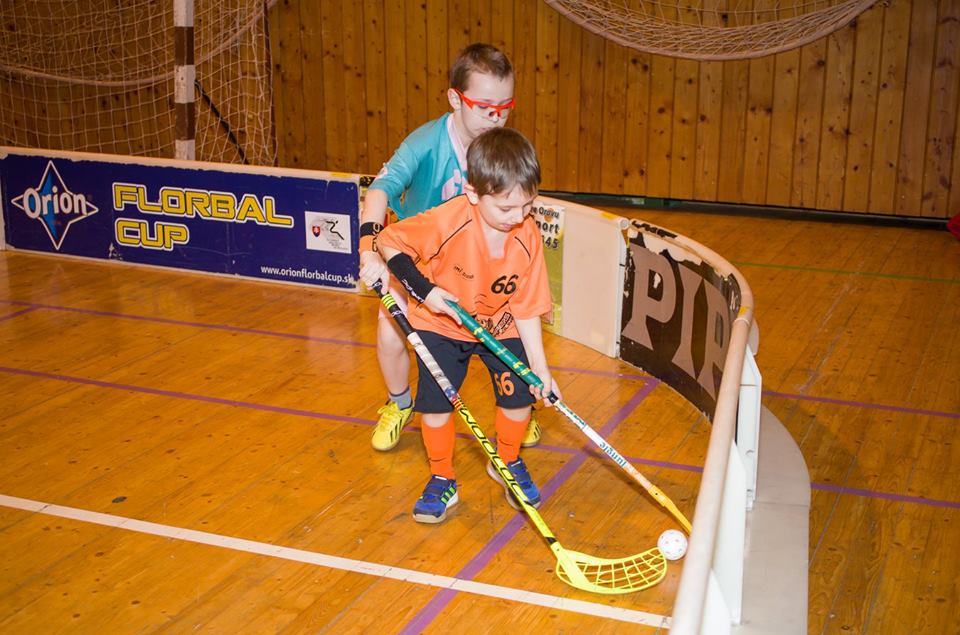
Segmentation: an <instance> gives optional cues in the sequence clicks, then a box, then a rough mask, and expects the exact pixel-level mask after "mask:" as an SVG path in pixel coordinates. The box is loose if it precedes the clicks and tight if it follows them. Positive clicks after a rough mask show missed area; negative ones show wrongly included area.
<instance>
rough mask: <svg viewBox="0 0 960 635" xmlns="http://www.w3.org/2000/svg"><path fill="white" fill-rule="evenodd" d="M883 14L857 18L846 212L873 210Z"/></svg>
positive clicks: (875, 12)
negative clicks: (874, 157)
mask: <svg viewBox="0 0 960 635" xmlns="http://www.w3.org/2000/svg"><path fill="white" fill-rule="evenodd" d="M882 36H883V11H882V10H880V8H879V7H874V8H873V9H869V10H867V11H866V12H864V13H863V14H862V15H861V16H860V17H859V18H857V28H856V49H855V51H854V60H853V84H852V87H851V88H852V93H851V97H850V124H849V126H848V128H849V131H850V132H849V134H848V135H847V162H846V166H845V167H844V181H843V209H844V210H845V211H859V212H866V211H869V209H870V166H871V165H872V164H873V138H874V130H875V129H876V124H877V87H878V84H879V77H880V58H881V45H882V43H883V40H882Z"/></svg>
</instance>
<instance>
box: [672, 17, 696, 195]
mask: <svg viewBox="0 0 960 635" xmlns="http://www.w3.org/2000/svg"><path fill="white" fill-rule="evenodd" d="M677 13H678V16H677V17H678V19H679V20H682V21H684V22H685V23H695V22H696V20H697V18H698V16H697V15H696V14H694V12H693V8H692V7H689V6H687V7H682V6H678V7H677ZM699 80H700V63H699V62H696V61H693V60H687V59H678V60H677V63H676V65H675V66H674V78H673V124H672V128H673V130H672V134H671V139H670V190H671V194H670V197H671V198H679V199H690V198H693V189H694V182H695V180H696V174H695V168H696V152H697V101H698V100H699Z"/></svg>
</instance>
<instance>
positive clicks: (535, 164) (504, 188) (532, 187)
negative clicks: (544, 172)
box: [467, 128, 540, 196]
mask: <svg viewBox="0 0 960 635" xmlns="http://www.w3.org/2000/svg"><path fill="white" fill-rule="evenodd" d="M467 181H469V182H470V185H472V186H473V188H474V189H475V190H476V191H477V195H478V196H486V195H487V194H501V193H504V192H509V191H511V190H512V189H513V188H514V187H515V186H517V185H519V186H520V189H521V190H522V191H523V192H524V193H525V194H536V193H537V189H538V186H539V185H540V162H539V161H538V160H537V151H536V150H534V149H533V144H532V143H530V142H529V141H527V138H526V137H524V136H523V135H522V134H520V133H519V132H517V131H516V130H513V129H512V128H493V129H491V130H487V131H486V132H484V133H483V134H481V135H480V136H479V137H477V138H476V139H474V140H473V143H471V144H470V148H469V149H468V150H467Z"/></svg>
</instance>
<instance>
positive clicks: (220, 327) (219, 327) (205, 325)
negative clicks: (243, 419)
mask: <svg viewBox="0 0 960 635" xmlns="http://www.w3.org/2000/svg"><path fill="white" fill-rule="evenodd" d="M0 304H13V305H17V306H26V307H27V308H26V309H24V310H22V311H17V312H16V313H11V314H10V315H8V316H6V317H4V318H0V321H2V320H4V319H9V318H13V317H17V316H19V315H23V314H24V313H29V312H31V311H35V310H37V309H49V310H51V311H65V312H68V313H81V314H84V315H97V316H100V317H115V318H123V319H126V320H140V321H143V322H157V323H159V324H174V325H176V326H190V327H193V328H200V329H210V330H216V331H228V332H231V333H249V334H251V335H266V336H269V337H284V338H288V339H294V340H304V341H309V342H321V343H324V344H336V345H340V346H356V347H358V348H376V344H370V343H367V342H358V341H356V340H339V339H336V338H330V337H313V336H311V335H301V334H299V333H283V332H281V331H267V330H264V329H253V328H247V327H241V326H230V325H227V324H211V323H209V322H191V321H188V320H174V319H172V318H162V317H154V316H149V315H132V314H129V313H116V312H112V311H98V310H96V309H80V308H74V307H65V306H58V305H55V304H39V303H35V302H21V301H19V300H0ZM555 369H556V370H561V371H564V372H570V373H581V374H583V375H598V376H600V377H617V378H620V379H634V380H640V381H643V380H649V379H651V377H650V376H649V375H641V374H638V373H623V372H619V371H606V370H591V369H588V368H571V367H565V366H556V367H555Z"/></svg>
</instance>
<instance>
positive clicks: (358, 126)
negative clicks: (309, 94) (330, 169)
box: [336, 2, 370, 171]
mask: <svg viewBox="0 0 960 635" xmlns="http://www.w3.org/2000/svg"><path fill="white" fill-rule="evenodd" d="M341 19H342V23H343V44H342V51H343V75H344V78H343V85H342V88H341V90H340V92H341V98H342V100H343V102H342V103H343V106H342V109H341V110H340V111H339V113H338V119H339V122H340V125H341V126H342V128H343V130H344V131H345V132H346V139H345V143H346V148H345V153H344V162H343V165H342V166H338V167H337V168H336V169H340V170H346V171H362V170H363V169H364V168H366V167H367V165H368V162H369V158H370V155H369V153H368V151H367V117H366V111H365V109H364V108H363V104H365V103H367V95H366V82H365V81H364V78H363V73H364V70H363V69H364V64H363V46H364V44H363V34H364V28H363V27H364V21H363V5H362V4H359V3H352V2H350V3H345V4H344V5H343V12H342V15H341Z"/></svg>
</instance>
